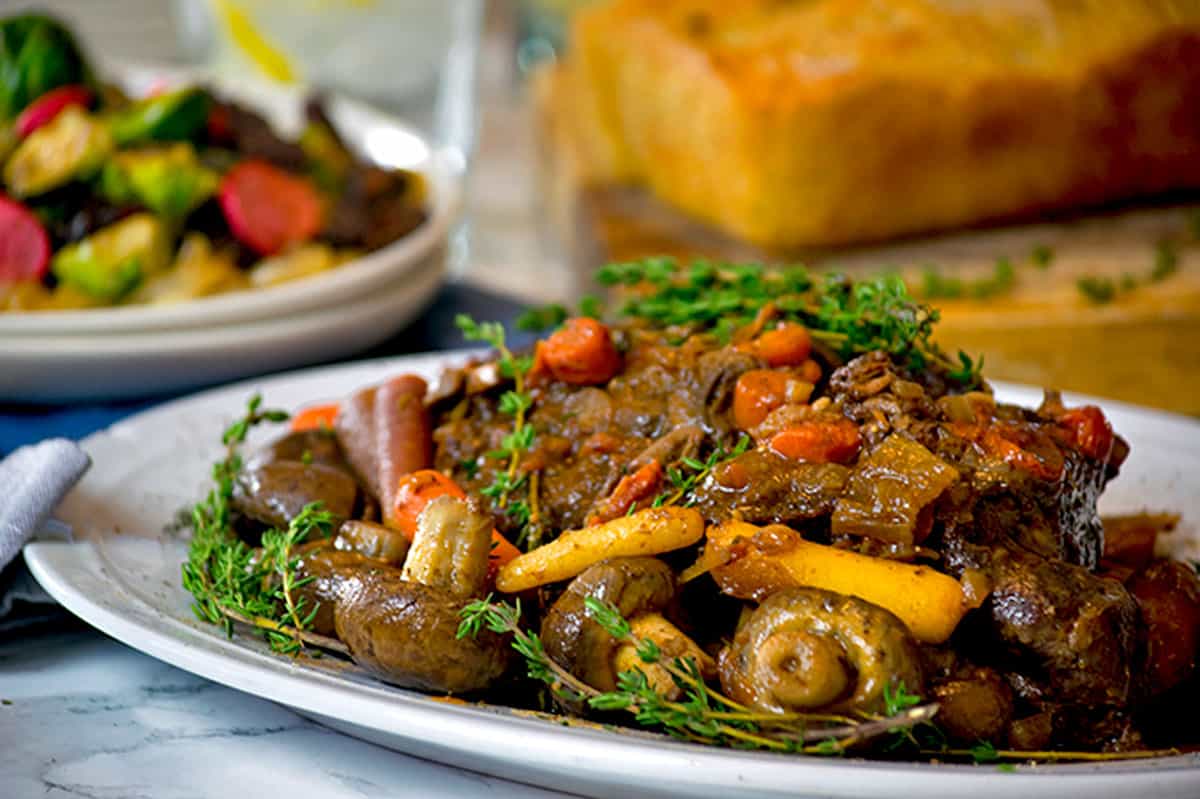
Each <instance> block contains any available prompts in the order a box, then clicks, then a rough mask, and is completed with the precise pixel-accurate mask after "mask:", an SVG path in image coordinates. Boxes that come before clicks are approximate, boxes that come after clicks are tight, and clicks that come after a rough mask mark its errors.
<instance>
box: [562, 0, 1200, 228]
mask: <svg viewBox="0 0 1200 799" xmlns="http://www.w3.org/2000/svg"><path fill="white" fill-rule="evenodd" d="M570 46H571V49H570V52H569V56H568V62H567V65H566V68H565V70H563V80H564V81H565V83H566V86H565V87H564V88H566V89H567V90H568V91H569V93H570V95H571V98H572V101H571V107H572V115H571V119H570V121H569V124H570V128H571V131H572V136H573V137H574V138H575V140H576V142H575V143H576V147H577V149H578V150H579V152H580V153H581V158H580V161H581V163H582V164H583V165H584V167H585V169H586V170H587V175H586V179H587V180H588V181H591V182H593V183H599V184H615V183H633V184H642V185H645V186H647V187H648V188H649V189H650V190H651V191H652V192H653V193H654V194H655V195H657V196H658V197H659V198H660V199H662V200H664V201H665V202H667V203H668V204H670V205H672V206H674V207H676V208H678V209H680V210H682V211H684V212H686V213H687V214H690V215H692V216H694V217H696V218H698V219H700V220H702V221H705V222H707V223H709V224H711V225H713V226H715V227H717V228H719V229H721V230H724V231H725V232H727V233H729V234H731V235H732V236H734V237H737V238H739V239H742V240H745V241H747V242H750V243H753V244H755V245H758V246H761V247H765V248H768V249H770V250H776V251H781V250H782V251H786V250H788V249H791V248H798V247H811V246H825V245H839V244H846V243H853V242H860V241H867V240H878V239H885V238H889V237H893V236H898V235H902V234H908V233H916V232H919V231H928V230H938V229H946V228H952V227H959V226H963V225H969V224H973V223H978V222H983V221H989V220H998V219H1009V218H1016V217H1021V216H1026V215H1031V214H1036V213H1039V212H1044V211H1047V210H1051V209H1059V208H1065V207H1072V206H1083V205H1092V204H1097V203H1104V202H1108V201H1111V200H1114V199H1118V198H1125V197H1133V196H1143V195H1151V194H1157V193H1161V192H1165V191H1168V190H1173V189H1179V188H1186V187H1200V0H794V1H792V2H782V1H781V0H605V1H604V2H601V3H599V4H598V5H595V6H592V7H590V8H588V9H587V10H585V11H583V12H580V13H579V14H578V15H577V16H576V17H575V20H574V23H573V26H572V30H571V43H570Z"/></svg>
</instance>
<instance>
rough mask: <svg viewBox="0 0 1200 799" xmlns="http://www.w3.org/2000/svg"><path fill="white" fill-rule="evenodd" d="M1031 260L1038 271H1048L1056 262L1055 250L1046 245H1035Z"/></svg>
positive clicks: (1030, 254)
mask: <svg viewBox="0 0 1200 799" xmlns="http://www.w3.org/2000/svg"><path fill="white" fill-rule="evenodd" d="M1029 260H1030V261H1031V262H1032V263H1033V265H1034V266H1036V267H1037V268H1038V269H1048V268H1050V264H1051V263H1052V262H1053V261H1054V250H1052V249H1051V248H1050V246H1049V245H1046V244H1037V245H1034V248H1033V249H1032V250H1031V251H1030V253H1029Z"/></svg>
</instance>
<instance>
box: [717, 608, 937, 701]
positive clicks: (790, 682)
mask: <svg viewBox="0 0 1200 799" xmlns="http://www.w3.org/2000/svg"><path fill="white" fill-rule="evenodd" d="M718 664H719V670H720V674H721V686H722V687H723V688H724V689H725V693H726V694H728V695H729V696H730V697H731V698H732V699H735V700H737V701H738V702H741V703H742V704H745V705H749V706H750V707H753V708H756V709H758V710H762V711H766V712H774V713H788V712H811V711H822V712H829V713H846V712H851V711H863V712H868V713H875V712H879V711H882V710H883V708H884V690H885V689H889V688H891V689H894V688H896V687H898V686H900V685H901V684H903V686H904V688H905V690H907V691H908V692H910V693H916V694H921V693H923V691H924V684H925V683H924V680H923V677H922V672H921V665H920V653H919V652H918V650H917V643H916V641H915V640H914V639H913V637H912V634H911V633H909V631H908V628H907V627H905V626H904V622H902V621H900V619H898V618H896V616H895V615H894V614H893V613H891V612H890V611H888V610H884V609H883V608H881V607H879V606H878V605H872V604H871V603H870V602H867V601H865V600H862V599H859V598H858V597H853V596H846V595H844V594H837V593H834V592H832V591H823V590H820V589H817V588H789V589H785V590H783V591H779V592H777V593H774V594H772V595H771V596H770V597H768V598H767V599H766V601H764V602H763V603H762V605H760V606H759V607H758V609H757V610H755V611H754V613H753V614H752V615H751V616H750V618H749V619H748V620H747V621H746V623H745V624H742V625H741V626H740V627H739V628H738V631H737V634H736V635H735V636H734V638H733V642H732V643H731V644H730V645H729V646H727V647H726V648H725V649H723V650H722V651H721V654H720V656H719V657H718Z"/></svg>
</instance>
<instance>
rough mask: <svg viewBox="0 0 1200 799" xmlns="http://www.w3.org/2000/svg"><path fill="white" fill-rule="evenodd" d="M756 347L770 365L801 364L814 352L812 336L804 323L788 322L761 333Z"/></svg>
mask: <svg viewBox="0 0 1200 799" xmlns="http://www.w3.org/2000/svg"><path fill="white" fill-rule="evenodd" d="M754 349H755V352H757V354H758V357H760V358H762V359H763V360H764V361H766V362H767V365H768V366H799V365H800V364H802V363H804V362H805V361H806V360H808V355H809V353H810V352H812V337H811V336H809V335H808V330H807V329H805V327H804V325H798V324H796V323H795V322H786V323H784V324H782V325H780V326H779V327H777V328H775V329H774V330H767V331H765V332H764V333H762V334H761V335H759V337H758V338H757V339H756V340H755V342H754Z"/></svg>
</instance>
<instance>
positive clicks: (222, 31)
mask: <svg viewBox="0 0 1200 799" xmlns="http://www.w3.org/2000/svg"><path fill="white" fill-rule="evenodd" d="M482 9H483V0H175V12H176V17H177V23H178V27H179V30H180V35H181V44H182V46H183V47H184V49H185V51H187V53H188V54H189V55H190V56H191V58H192V59H193V60H195V61H197V62H199V63H202V64H204V65H205V66H207V67H208V68H210V69H212V70H213V71H215V72H217V73H218V74H222V75H225V76H229V75H233V76H240V75H247V74H249V75H255V76H258V77H265V78H268V79H272V80H275V81H279V82H284V83H304V84H308V85H312V86H316V87H319V88H322V89H330V90H334V91H338V92H342V93H345V94H349V95H354V96H357V97H359V98H361V99H364V100H366V101H368V102H371V103H372V104H374V105H378V106H380V107H382V108H385V109H387V110H389V111H391V112H393V113H395V114H396V115H397V116H399V117H401V118H402V119H404V120H405V121H406V122H408V123H409V124H411V125H412V126H413V127H415V128H417V129H418V130H420V131H421V132H422V133H424V134H425V135H426V136H428V137H429V139H430V141H431V142H432V143H433V144H434V146H436V147H442V148H448V149H449V150H451V151H456V152H457V153H458V154H459V155H460V156H461V157H462V159H463V164H464V166H465V165H466V163H467V161H468V160H469V159H470V156H471V154H472V152H473V151H474V148H475V137H476V124H477V122H476V113H475V111H476V96H475V95H476V66H477V61H478V53H479V37H480V26H481V20H482Z"/></svg>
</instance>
